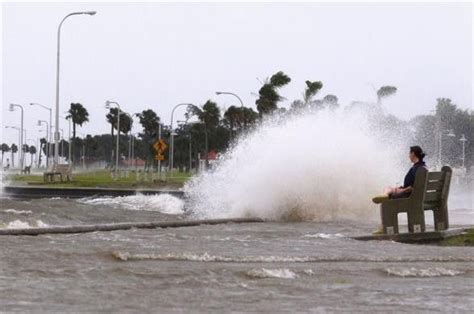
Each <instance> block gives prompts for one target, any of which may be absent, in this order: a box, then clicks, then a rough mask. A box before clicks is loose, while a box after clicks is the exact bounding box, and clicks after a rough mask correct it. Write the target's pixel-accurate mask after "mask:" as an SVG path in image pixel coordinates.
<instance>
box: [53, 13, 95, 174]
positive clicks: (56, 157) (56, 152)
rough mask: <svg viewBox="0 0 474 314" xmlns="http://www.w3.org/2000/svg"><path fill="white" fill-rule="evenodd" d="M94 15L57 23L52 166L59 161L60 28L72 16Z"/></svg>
mask: <svg viewBox="0 0 474 314" xmlns="http://www.w3.org/2000/svg"><path fill="white" fill-rule="evenodd" d="M83 14H85V15H91V16H92V15H95V14H96V11H83V12H73V13H69V14H68V15H66V16H65V17H64V18H63V19H62V20H61V23H59V26H58V40H57V44H58V45H57V51H56V116H55V118H56V119H55V130H54V144H55V145H54V165H57V164H58V161H59V148H58V141H59V60H60V48H61V26H62V25H63V23H64V21H65V20H66V19H67V18H68V17H70V16H73V15H83Z"/></svg>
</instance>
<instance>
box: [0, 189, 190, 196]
mask: <svg viewBox="0 0 474 314" xmlns="http://www.w3.org/2000/svg"><path fill="white" fill-rule="evenodd" d="M136 194H144V195H156V194H170V195H173V196H176V197H180V198H182V197H183V196H184V192H182V191H178V190H169V191H168V190H152V189H124V188H86V187H84V188H65V187H61V188H59V187H42V186H5V187H3V196H7V197H15V198H47V197H64V198H83V197H91V196H128V195H136Z"/></svg>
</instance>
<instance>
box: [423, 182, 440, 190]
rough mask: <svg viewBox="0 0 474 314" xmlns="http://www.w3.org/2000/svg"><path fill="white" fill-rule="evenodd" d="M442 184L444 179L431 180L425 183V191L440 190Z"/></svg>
mask: <svg viewBox="0 0 474 314" xmlns="http://www.w3.org/2000/svg"><path fill="white" fill-rule="evenodd" d="M443 186H444V181H431V182H428V183H427V184H426V190H427V191H441V190H442V189H443Z"/></svg>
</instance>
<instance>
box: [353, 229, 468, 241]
mask: <svg viewBox="0 0 474 314" xmlns="http://www.w3.org/2000/svg"><path fill="white" fill-rule="evenodd" d="M464 232H466V229H463V228H459V229H450V230H444V231H429V232H420V233H398V234H376V235H366V236H355V237H352V238H353V239H355V240H361V241H371V240H390V241H395V242H402V243H426V242H439V241H441V240H444V239H447V238H450V237H454V236H458V235H461V234H463V233H464Z"/></svg>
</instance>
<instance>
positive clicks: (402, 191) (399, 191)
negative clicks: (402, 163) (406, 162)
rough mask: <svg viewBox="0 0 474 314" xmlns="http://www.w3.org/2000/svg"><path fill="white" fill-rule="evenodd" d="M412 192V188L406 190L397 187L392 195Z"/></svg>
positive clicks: (408, 187)
mask: <svg viewBox="0 0 474 314" xmlns="http://www.w3.org/2000/svg"><path fill="white" fill-rule="evenodd" d="M411 191H413V187H411V186H407V187H406V188H404V187H398V188H395V191H394V192H393V193H397V194H399V193H406V192H411Z"/></svg>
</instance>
